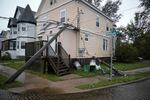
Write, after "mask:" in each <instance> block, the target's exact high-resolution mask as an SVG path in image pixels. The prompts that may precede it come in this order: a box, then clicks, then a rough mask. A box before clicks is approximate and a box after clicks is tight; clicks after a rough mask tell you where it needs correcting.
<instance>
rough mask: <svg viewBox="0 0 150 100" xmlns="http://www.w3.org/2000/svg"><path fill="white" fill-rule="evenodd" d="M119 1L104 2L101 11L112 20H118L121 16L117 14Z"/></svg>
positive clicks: (109, 0)
mask: <svg viewBox="0 0 150 100" xmlns="http://www.w3.org/2000/svg"><path fill="white" fill-rule="evenodd" d="M120 5H121V1H120V0H117V1H112V0H108V1H107V2H106V4H105V5H104V6H103V7H102V12H103V13H104V14H105V15H107V16H109V17H110V18H112V19H113V20H114V21H118V20H119V19H120V18H121V14H117V11H118V10H119V6H120Z"/></svg>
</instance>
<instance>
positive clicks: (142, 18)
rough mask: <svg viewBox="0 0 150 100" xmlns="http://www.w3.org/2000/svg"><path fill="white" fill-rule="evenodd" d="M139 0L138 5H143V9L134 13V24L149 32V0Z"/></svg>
mask: <svg viewBox="0 0 150 100" xmlns="http://www.w3.org/2000/svg"><path fill="white" fill-rule="evenodd" d="M140 1H141V3H140V7H143V9H144V10H143V11H139V12H137V13H136V14H135V25H136V26H137V27H138V28H140V29H143V30H144V32H150V0H140Z"/></svg>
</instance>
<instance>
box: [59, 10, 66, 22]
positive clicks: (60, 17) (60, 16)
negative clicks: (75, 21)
mask: <svg viewBox="0 0 150 100" xmlns="http://www.w3.org/2000/svg"><path fill="white" fill-rule="evenodd" d="M63 12H65V14H64V22H62V18H63V16H62V13H63ZM66 17H67V11H66V9H62V10H60V15H59V19H60V23H65V22H66Z"/></svg>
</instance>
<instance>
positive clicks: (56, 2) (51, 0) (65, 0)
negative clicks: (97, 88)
mask: <svg viewBox="0 0 150 100" xmlns="http://www.w3.org/2000/svg"><path fill="white" fill-rule="evenodd" d="M36 19H37V22H40V23H37V27H36V33H37V40H49V39H51V38H52V37H53V36H54V35H55V34H56V33H57V32H58V30H60V28H61V27H62V26H63V23H69V24H72V25H74V26H76V27H79V28H80V31H74V30H71V29H69V28H68V29H67V30H65V31H64V32H63V33H62V34H61V35H60V36H59V37H58V38H57V39H56V40H55V41H54V42H53V43H52V44H51V46H52V48H53V50H54V51H55V50H57V43H58V42H61V44H62V46H63V48H64V49H65V50H66V52H67V53H68V54H70V55H71V59H74V58H78V59H86V58H87V59H88V58H91V57H92V56H95V57H99V58H108V57H110V50H111V45H110V43H111V39H110V36H107V34H106V33H107V32H109V31H110V30H111V29H112V28H113V24H114V23H113V20H112V19H111V18H109V17H108V16H106V15H105V14H104V13H102V12H101V11H100V10H99V9H97V8H96V7H95V6H93V5H92V4H90V3H89V2H88V0H42V1H41V4H40V6H39V9H38V11H37V13H36ZM55 21H56V22H60V23H61V24H57V23H55ZM41 22H43V23H41Z"/></svg>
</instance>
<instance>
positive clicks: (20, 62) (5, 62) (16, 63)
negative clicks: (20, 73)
mask: <svg viewBox="0 0 150 100" xmlns="http://www.w3.org/2000/svg"><path fill="white" fill-rule="evenodd" d="M24 63H25V61H24V60H19V59H16V60H0V64H1V65H4V66H8V67H11V68H14V69H19V68H20V67H21V66H22V65H23V64H24Z"/></svg>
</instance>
